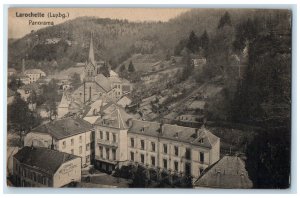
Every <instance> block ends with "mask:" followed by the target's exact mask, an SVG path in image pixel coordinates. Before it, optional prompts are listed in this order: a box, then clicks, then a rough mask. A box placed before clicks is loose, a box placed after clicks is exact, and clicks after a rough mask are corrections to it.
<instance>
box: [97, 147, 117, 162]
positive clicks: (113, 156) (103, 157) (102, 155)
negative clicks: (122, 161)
mask: <svg viewBox="0 0 300 198" xmlns="http://www.w3.org/2000/svg"><path fill="white" fill-rule="evenodd" d="M110 150H111V153H112V157H111V156H110ZM99 152H100V158H102V159H108V160H117V150H116V149H114V148H112V149H110V148H108V147H107V148H105V147H103V146H99ZM104 152H105V156H104Z"/></svg>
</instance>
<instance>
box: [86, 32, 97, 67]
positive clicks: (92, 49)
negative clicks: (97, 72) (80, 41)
mask: <svg viewBox="0 0 300 198" xmlns="http://www.w3.org/2000/svg"><path fill="white" fill-rule="evenodd" d="M88 62H90V63H92V64H93V65H94V66H96V63H95V56H94V46H93V34H92V32H91V41H90V51H89V60H88Z"/></svg>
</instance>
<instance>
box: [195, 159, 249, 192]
mask: <svg viewBox="0 0 300 198" xmlns="http://www.w3.org/2000/svg"><path fill="white" fill-rule="evenodd" d="M195 186H197V187H208V188H229V189H232V188H252V186H253V184H252V181H251V180H250V179H249V177H248V172H247V171H246V168H245V163H244V161H243V160H242V159H240V158H239V157H237V156H224V157H223V158H222V159H221V160H219V161H218V162H216V163H215V164H213V165H212V166H211V167H209V168H208V169H207V170H205V171H204V173H203V174H202V175H201V176H200V177H199V179H198V180H197V181H196V182H195Z"/></svg>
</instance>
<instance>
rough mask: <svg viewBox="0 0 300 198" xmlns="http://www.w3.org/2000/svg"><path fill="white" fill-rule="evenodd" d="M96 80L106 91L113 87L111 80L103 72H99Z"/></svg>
mask: <svg viewBox="0 0 300 198" xmlns="http://www.w3.org/2000/svg"><path fill="white" fill-rule="evenodd" d="M95 82H96V83H97V84H98V85H99V86H101V87H102V88H103V89H104V90H105V91H106V92H108V91H110V90H111V89H112V87H111V82H110V81H109V79H108V78H107V77H105V76H104V75H103V74H98V75H97V76H95Z"/></svg>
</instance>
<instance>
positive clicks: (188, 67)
mask: <svg viewBox="0 0 300 198" xmlns="http://www.w3.org/2000/svg"><path fill="white" fill-rule="evenodd" d="M182 61H183V63H184V64H185V67H184V68H183V70H182V75H181V80H182V81H184V80H186V79H187V78H188V77H189V76H190V75H191V74H192V73H193V70H194V65H193V64H192V60H191V56H190V51H189V50H188V49H187V50H185V51H184V52H183V58H182Z"/></svg>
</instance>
